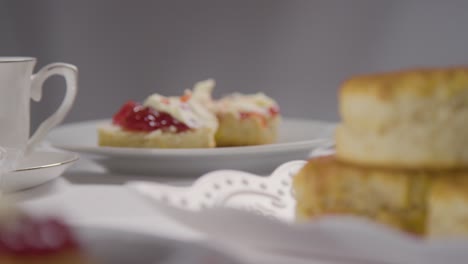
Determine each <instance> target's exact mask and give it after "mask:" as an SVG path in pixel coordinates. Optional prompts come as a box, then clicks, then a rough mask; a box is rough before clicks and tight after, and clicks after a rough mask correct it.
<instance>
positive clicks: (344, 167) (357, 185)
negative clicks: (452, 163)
mask: <svg viewBox="0 0 468 264" xmlns="http://www.w3.org/2000/svg"><path fill="white" fill-rule="evenodd" d="M428 177H429V176H428V175H427V174H425V173H424V172H417V171H414V172H410V171H404V170H382V169H375V168H366V167H360V166H355V165H350V164H346V163H343V162H340V161H338V160H337V159H336V158H335V156H325V157H319V158H314V159H312V160H310V161H309V162H308V163H307V164H306V165H305V166H304V167H303V168H302V169H301V170H300V171H299V172H298V174H297V175H296V176H295V177H294V179H293V188H294V191H295V196H296V200H297V205H296V214H297V218H298V219H302V220H304V219H314V218H317V217H321V216H325V215H336V214H345V215H355V216H362V217H366V218H369V219H372V220H374V221H376V222H379V223H382V224H386V225H390V226H392V227H395V228H398V229H400V230H403V231H407V232H411V233H415V234H424V232H425V217H426V209H427V208H426V196H427V195H426V192H427V191H428V188H429V181H428Z"/></svg>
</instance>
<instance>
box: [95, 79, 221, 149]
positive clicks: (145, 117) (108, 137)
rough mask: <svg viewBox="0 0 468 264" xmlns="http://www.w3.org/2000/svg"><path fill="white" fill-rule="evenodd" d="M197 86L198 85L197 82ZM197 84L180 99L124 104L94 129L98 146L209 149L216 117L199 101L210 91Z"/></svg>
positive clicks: (155, 96)
mask: <svg viewBox="0 0 468 264" xmlns="http://www.w3.org/2000/svg"><path fill="white" fill-rule="evenodd" d="M199 84H200V83H199ZM199 84H197V85H196V87H195V88H194V91H193V92H192V91H186V92H185V94H184V95H183V96H180V97H178V96H170V97H166V96H162V95H160V94H153V95H150V96H149V97H148V98H147V99H146V100H145V101H144V103H143V104H139V103H136V102H132V101H130V102H127V103H126V104H124V105H123V106H122V107H121V109H120V110H119V111H118V112H117V113H116V114H115V115H114V117H113V119H112V123H111V124H107V125H104V126H102V127H99V128H98V144H99V145H100V146H110V147H131V148H213V147H215V146H216V142H215V133H216V130H217V128H218V121H217V119H216V116H215V115H214V114H213V113H212V112H211V111H209V110H208V109H207V108H206V107H205V106H204V105H203V100H202V99H211V88H210V86H206V85H199Z"/></svg>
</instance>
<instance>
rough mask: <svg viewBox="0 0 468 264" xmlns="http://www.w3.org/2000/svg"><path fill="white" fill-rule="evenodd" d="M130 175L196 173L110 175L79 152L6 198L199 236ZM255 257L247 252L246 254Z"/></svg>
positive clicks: (73, 217) (37, 209)
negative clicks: (45, 178) (61, 169)
mask: <svg viewBox="0 0 468 264" xmlns="http://www.w3.org/2000/svg"><path fill="white" fill-rule="evenodd" d="M133 180H138V181H158V182H162V183H168V184H172V185H188V184H191V182H193V180H195V178H192V179H189V178H175V177H170V178H169V177H163V176H154V177H153V176H138V175H127V176H124V175H115V174H114V175H113V174H109V173H108V172H107V170H106V169H105V168H103V167H101V166H99V165H97V164H95V163H94V162H92V161H91V160H90V159H87V158H86V157H83V156H82V157H81V159H80V160H79V161H78V162H77V163H76V164H74V165H73V166H72V167H71V168H70V169H69V170H68V171H66V172H65V173H64V174H63V175H62V177H60V178H58V179H56V180H53V181H51V182H48V183H45V184H42V185H40V186H37V187H35V188H31V189H28V190H24V191H20V192H16V193H13V194H10V195H9V198H10V199H13V200H15V201H17V202H18V204H19V206H20V207H21V208H24V209H25V210H27V211H28V212H30V213H32V214H39V215H44V214H46V215H57V214H58V215H60V216H61V217H63V218H65V219H66V220H67V221H68V222H69V223H71V224H72V225H79V226H87V225H89V226H94V227H96V226H97V227H101V226H102V227H112V228H120V229H127V230H131V231H137V232H144V233H147V234H154V235H158V236H165V237H170V238H174V239H182V240H198V239H201V238H202V237H203V236H202V235H201V234H199V233H197V232H196V231H194V230H192V229H190V228H188V227H185V226H183V225H181V224H178V223H177V222H176V221H174V220H172V219H170V218H169V217H166V216H165V215H164V214H163V213H161V212H159V211H158V210H157V208H155V207H154V206H152V205H151V204H149V203H148V202H147V201H146V200H144V198H142V197H140V196H139V195H138V194H136V193H134V192H132V191H131V190H129V189H127V188H125V187H124V186H123V184H124V183H126V182H128V181H133ZM249 254H251V253H249ZM254 254H256V253H254ZM253 257H254V256H250V255H249V257H248V259H249V260H250V259H253ZM255 260H256V261H255V263H257V262H258V263H260V262H261V263H286V262H287V263H293V261H292V260H290V259H288V258H287V257H284V258H282V257H273V256H265V255H264V254H263V255H258V256H256V259H255ZM257 260H258V261H257ZM260 260H261V261H260ZM294 263H310V264H314V263H315V264H319V262H316V261H314V262H311V260H307V261H305V262H304V260H297V261H294ZM320 263H324V262H320ZM327 263H329V262H327Z"/></svg>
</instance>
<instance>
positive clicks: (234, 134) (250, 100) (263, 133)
mask: <svg viewBox="0 0 468 264" xmlns="http://www.w3.org/2000/svg"><path fill="white" fill-rule="evenodd" d="M214 112H215V113H216V116H217V117H218V122H219V127H218V131H217V132H216V144H217V146H247V145H263V144H270V143H274V142H275V141H276V140H277V138H278V125H279V123H280V119H281V118H280V114H279V106H278V104H277V103H276V102H275V101H274V100H273V99H272V98H270V97H268V96H266V95H265V94H263V93H256V94H240V93H234V94H230V95H228V96H225V97H223V98H221V99H220V100H218V101H216V102H215V103H214Z"/></svg>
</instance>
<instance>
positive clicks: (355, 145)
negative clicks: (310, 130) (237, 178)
mask: <svg viewBox="0 0 468 264" xmlns="http://www.w3.org/2000/svg"><path fill="white" fill-rule="evenodd" d="M339 103H340V114H341V117H342V124H341V125H340V126H339V127H338V129H337V131H336V154H335V155H332V156H327V157H318V158H313V159H312V160H310V161H309V162H308V163H307V164H306V165H305V166H304V168H303V169H302V170H301V171H300V172H299V173H298V174H297V175H296V177H295V178H294V188H295V192H296V198H297V215H298V218H299V219H313V218H317V217H320V216H323V215H329V214H351V215H357V216H364V217H367V218H369V219H372V220H375V221H377V222H379V223H383V224H387V225H390V226H393V227H396V228H398V229H400V230H403V231H407V232H410V233H415V234H420V235H425V236H428V237H451V236H466V235H468V68H466V67H460V68H440V69H418V70H408V71H401V72H392V73H382V74H372V75H366V76H358V77H355V78H351V79H350V80H348V81H346V82H345V83H344V84H343V85H342V87H341V91H340V96H339Z"/></svg>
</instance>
